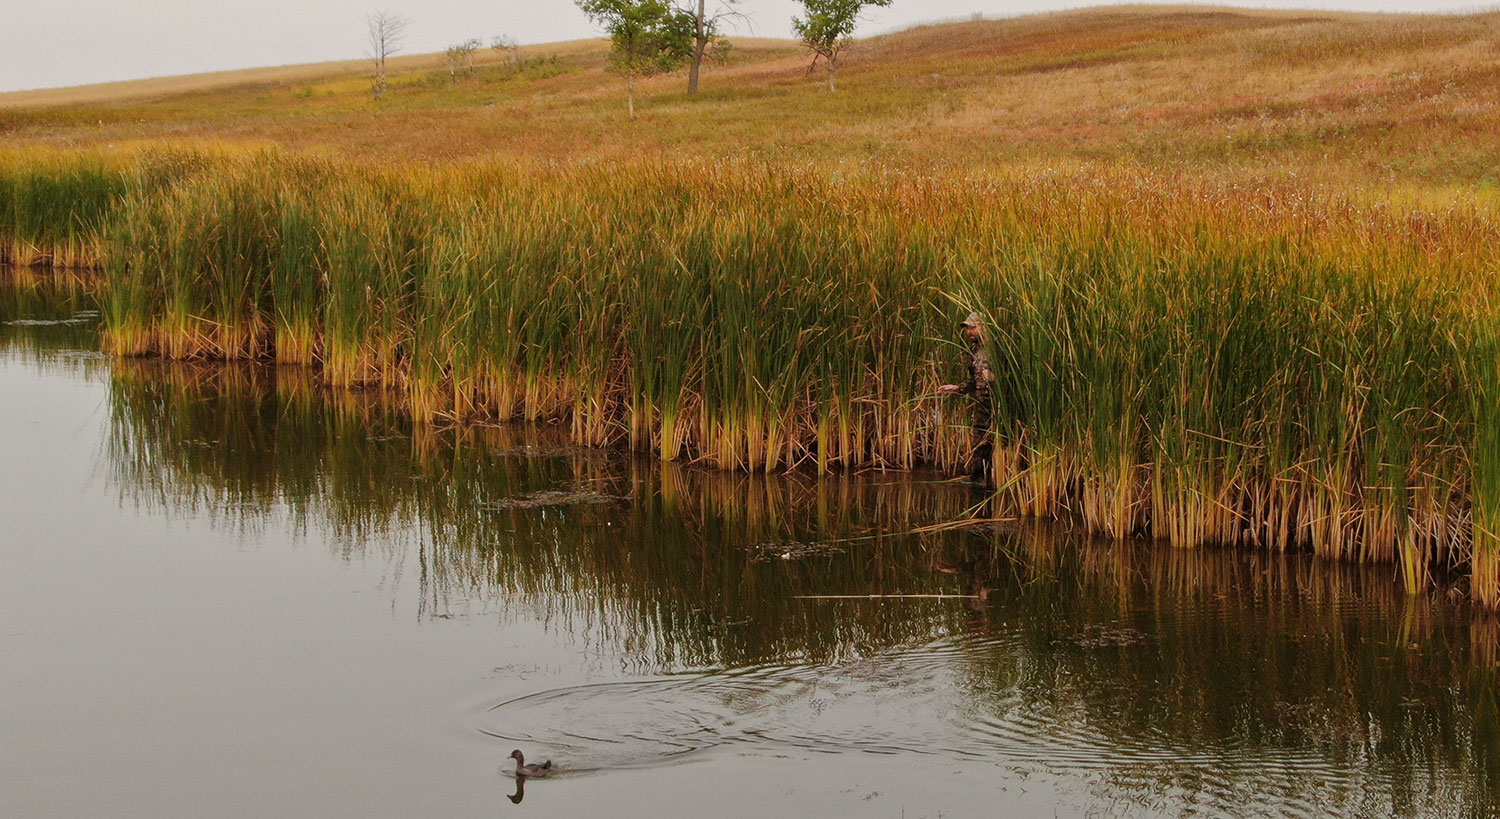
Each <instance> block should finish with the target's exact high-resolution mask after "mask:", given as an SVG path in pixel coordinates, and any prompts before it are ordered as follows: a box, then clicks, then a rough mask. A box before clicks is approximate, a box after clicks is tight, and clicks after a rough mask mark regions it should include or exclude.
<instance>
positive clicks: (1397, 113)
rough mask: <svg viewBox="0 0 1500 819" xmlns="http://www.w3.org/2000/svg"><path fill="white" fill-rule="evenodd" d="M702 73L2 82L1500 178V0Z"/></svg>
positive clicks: (541, 62)
mask: <svg viewBox="0 0 1500 819" xmlns="http://www.w3.org/2000/svg"><path fill="white" fill-rule="evenodd" d="M735 46H736V47H735V49H734V51H733V57H732V59H731V60H730V61H729V62H728V63H727V64H725V65H721V66H717V67H715V68H713V69H712V70H711V71H710V72H709V73H708V74H707V76H706V78H705V86H704V87H705V92H704V93H703V94H702V95H700V96H699V97H697V98H692V97H689V96H687V95H686V94H685V93H684V89H685V85H686V83H685V78H684V76H682V75H681V74H675V75H668V76H663V77H659V78H656V79H654V80H652V81H650V82H648V83H647V84H646V90H645V94H644V99H643V101H642V105H641V116H640V118H639V120H638V121H636V122H633V123H632V122H629V121H628V120H627V119H626V117H625V106H624V89H623V87H622V84H621V83H620V82H619V81H618V80H616V79H615V78H614V77H612V76H610V75H608V74H606V73H605V71H604V59H605V53H606V45H605V44H604V43H603V42H602V41H579V42H573V43H563V44H556V45H552V46H537V47H530V48H527V49H526V50H525V54H526V57H527V58H528V60H529V62H528V63H527V64H526V66H525V67H523V68H521V69H519V70H517V69H514V68H508V67H505V66H502V65H501V64H500V62H499V57H498V55H495V54H493V53H492V52H489V53H485V54H483V55H482V60H481V65H480V66H479V69H478V71H476V73H475V75H474V76H473V77H469V78H464V79H462V80H461V81H459V82H457V83H453V82H451V81H450V80H449V77H448V74H447V72H446V70H444V69H443V67H442V65H441V63H442V60H441V57H440V56H439V55H427V56H413V57H406V58H403V60H402V61H401V62H400V64H399V69H400V74H399V76H398V77H397V78H396V87H395V89H394V90H393V92H392V93H391V94H390V95H389V96H388V97H387V99H386V100H384V101H383V102H380V103H376V102H375V101H374V100H373V99H371V96H370V94H369V92H368V83H367V81H366V80H365V79H364V78H363V76H362V66H361V65H360V64H359V63H349V62H346V63H330V64H326V65H320V66H300V67H291V68H279V69H257V70H252V71H245V72H229V73H223V74H213V75H199V76H195V77H185V78H174V79H169V80H149V81H143V82H134V83H117V84H111V85H107V86H93V87H88V88H82V89H61V90H54V91H39V92H20V93H13V94H3V95H0V142H3V143H11V144H15V143H50V144H64V145H70V146H73V145H97V144H100V143H106V144H107V143H116V144H118V143H120V142H122V141H136V140H158V139H163V138H166V139H172V140H213V141H228V142H234V143H274V144H278V145H283V146H288V147H294V148H317V149H326V150H330V151H333V152H336V153H347V154H357V155H361V156H372V155H373V156H380V157H387V158H393V159H448V158H460V157H474V156H490V155H501V156H528V157H535V158H543V159H561V158H569V159H577V158H581V157H593V158H606V159H607V158H618V157H641V156H647V157H649V156H656V155H659V156H681V155H683V154H684V153H687V154H693V155H699V156H707V157H725V156H748V157H750V158H755V159H793V160H802V159H818V160H826V159H834V160H846V159H857V160H874V161H877V162H880V163H883V164H897V165H908V166H917V167H927V166H942V165H953V164H957V165H961V166H997V165H998V166H1004V165H1027V166H1032V165H1036V164H1038V163H1042V164H1048V163H1065V164H1066V163H1093V162H1107V163H1122V164H1128V165H1138V166H1145V167H1149V168H1162V169H1189V170H1205V169H1207V170H1213V171H1215V172H1220V173H1230V174H1246V175H1252V176H1256V175H1262V174H1267V173H1274V174H1279V173H1282V172H1289V171H1295V172H1297V173H1298V174H1300V175H1303V176H1308V175H1311V176H1313V177H1315V178H1317V179H1318V180H1320V181H1350V182H1359V183H1361V184H1367V183H1375V184H1387V183H1395V184H1402V185H1405V184H1415V185H1417V186H1423V187H1425V186H1433V185H1460V186H1469V185H1474V184H1477V185H1481V186H1493V185H1497V184H1500V142H1497V141H1496V140H1495V139H1493V135H1494V134H1496V133H1500V107H1497V106H1500V13H1489V14H1479V15H1463V16H1456V15H1455V16H1432V15H1363V14H1340V13H1327V12H1269V11H1252V10H1238V9H1234V10H1231V9H1226V8H1196V7H1116V8H1108V9H1088V10H1082V11H1072V12H1064V13H1055V14H1043V15H1036V16H1028V17H1021V18H1016V19H1010V20H1001V21H970V22H960V23H947V24H941V25H931V26H925V27H920V28H915V29H911V30H907V31H903V32H900V33H896V34H891V35H888V36H883V37H876V38H872V39H868V40H864V41H861V42H860V43H859V44H858V46H857V48H856V49H855V51H854V52H853V54H852V56H851V59H850V62H849V64H848V68H847V70H846V72H845V73H844V74H843V75H842V76H841V79H842V80H843V82H842V85H841V90H840V92H839V93H838V94H836V95H830V94H829V93H828V92H827V91H826V89H825V88H823V87H822V85H821V84H820V82H819V78H818V77H816V76H814V77H809V76H807V73H806V64H807V59H806V56H805V54H804V53H803V52H802V51H801V50H800V49H799V48H798V47H797V46H796V44H794V43H790V42H786V41H776V40H741V41H737V42H736V44H735Z"/></svg>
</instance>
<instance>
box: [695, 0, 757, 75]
mask: <svg viewBox="0 0 1500 819" xmlns="http://www.w3.org/2000/svg"><path fill="white" fill-rule="evenodd" d="M740 2H741V0H715V2H714V3H713V9H714V12H713V14H709V13H708V10H709V5H710V4H709V2H708V0H688V7H687V9H686V11H687V13H688V15H689V16H691V17H692V18H693V42H692V52H691V53H690V54H689V55H688V93H689V94H696V93H698V74H699V72H700V71H701V70H702V68H703V58H704V57H705V56H710V57H713V58H715V59H718V58H721V57H722V56H723V55H724V54H725V53H726V52H727V51H728V50H729V41H728V40H725V39H724V34H723V26H724V22H725V21H726V20H728V19H730V18H736V17H739V18H743V17H744V16H745V15H744V14H743V13H742V12H740V11H739V10H738V9H736V8H735V6H736V5H738V4H739V3H740Z"/></svg>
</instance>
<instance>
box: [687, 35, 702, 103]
mask: <svg viewBox="0 0 1500 819" xmlns="http://www.w3.org/2000/svg"><path fill="white" fill-rule="evenodd" d="M702 67H703V46H702V45H700V46H698V47H697V48H695V49H693V61H692V62H691V63H690V64H689V65H688V93H689V94H696V93H698V70H699V69H700V68H702Z"/></svg>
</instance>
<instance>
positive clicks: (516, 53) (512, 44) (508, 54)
mask: <svg viewBox="0 0 1500 819" xmlns="http://www.w3.org/2000/svg"><path fill="white" fill-rule="evenodd" d="M490 48H493V49H495V53H497V54H499V55H500V56H501V57H503V58H504V59H505V64H506V65H509V66H518V65H520V64H521V44H520V43H518V42H516V40H515V38H514V37H507V36H505V35H504V34H501V35H500V36H498V37H496V38H494V39H492V40H490Z"/></svg>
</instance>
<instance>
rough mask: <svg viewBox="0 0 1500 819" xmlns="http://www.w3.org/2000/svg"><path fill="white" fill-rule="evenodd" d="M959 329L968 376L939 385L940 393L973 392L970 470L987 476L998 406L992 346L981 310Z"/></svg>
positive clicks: (966, 320)
mask: <svg viewBox="0 0 1500 819" xmlns="http://www.w3.org/2000/svg"><path fill="white" fill-rule="evenodd" d="M959 332H961V333H962V334H963V337H964V341H965V342H967V343H968V345H969V380H968V381H965V382H964V383H962V384H944V385H943V386H941V387H938V393H939V394H941V395H972V396H974V423H973V425H972V426H971V427H970V429H971V430H972V433H971V435H972V444H971V446H970V449H969V463H968V471H969V474H970V475H972V476H973V477H974V478H976V479H980V480H984V479H986V478H988V477H989V476H990V471H991V467H992V462H993V461H994V436H993V434H992V433H991V427H992V426H993V423H994V414H995V408H994V404H993V400H992V396H991V389H990V387H991V385H992V384H994V383H995V373H994V372H993V371H992V370H991V369H990V350H989V347H988V345H986V344H985V339H984V323H983V322H982V321H980V318H979V314H978V313H970V314H969V317H968V318H966V319H964V320H963V323H961V324H959Z"/></svg>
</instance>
